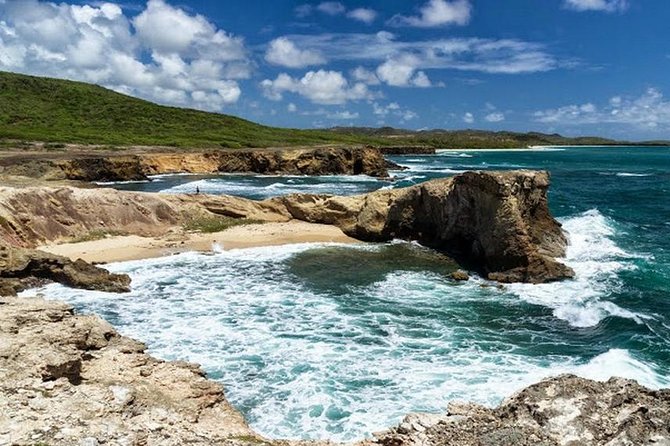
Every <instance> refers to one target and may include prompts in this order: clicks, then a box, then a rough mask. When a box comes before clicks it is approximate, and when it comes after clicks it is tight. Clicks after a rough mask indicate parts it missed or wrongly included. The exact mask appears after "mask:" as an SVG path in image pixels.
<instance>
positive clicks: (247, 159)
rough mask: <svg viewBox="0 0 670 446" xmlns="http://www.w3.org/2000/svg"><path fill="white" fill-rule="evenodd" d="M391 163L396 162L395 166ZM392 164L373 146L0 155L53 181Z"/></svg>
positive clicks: (361, 169) (1, 163)
mask: <svg viewBox="0 0 670 446" xmlns="http://www.w3.org/2000/svg"><path fill="white" fill-rule="evenodd" d="M390 167H397V166H395V165H392V164H391V165H390ZM388 168H389V164H388V162H387V161H386V160H385V159H384V156H383V155H382V153H381V152H380V151H379V150H378V149H375V148H373V147H320V148H304V149H281V150H273V149H237V150H218V151H209V152H179V153H151V152H149V153H142V154H114V153H112V154H102V155H101V154H96V153H86V154H82V155H81V156H75V155H72V156H67V155H59V156H58V157H54V158H50V157H49V155H47V154H45V155H44V156H43V157H41V158H39V159H34V158H32V157H14V158H12V157H9V158H5V159H2V160H0V172H3V173H5V174H8V175H23V176H32V177H39V178H43V179H49V180H56V179H59V180H63V179H65V180H79V181H89V182H90V181H101V182H104V181H136V180H146V179H147V177H148V176H149V175H157V174H170V173H198V174H208V173H220V172H229V173H230V172H237V173H244V172H254V173H260V174H296V175H363V174H364V175H370V176H374V177H388Z"/></svg>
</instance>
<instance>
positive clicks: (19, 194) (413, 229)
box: [0, 171, 574, 283]
mask: <svg viewBox="0 0 670 446" xmlns="http://www.w3.org/2000/svg"><path fill="white" fill-rule="evenodd" d="M548 187H549V175H548V174H547V173H546V172H535V171H508V172H466V173H463V174H460V175H457V176H455V177H453V178H446V179H439V180H433V181H429V182H426V183H422V184H419V185H416V186H412V187H408V188H404V189H394V190H380V191H377V192H372V193H369V194H365V195H357V196H352V197H340V196H331V195H313V194H292V195H288V196H284V197H279V198H274V199H269V200H264V201H254V200H248V199H245V198H240V197H232V196H211V195H195V194H191V195H162V194H150V193H139V192H122V191H117V190H113V189H80V188H73V187H59V188H43V187H37V188H24V189H16V188H0V239H1V240H4V242H5V243H6V244H8V245H12V246H23V247H35V246H36V245H37V244H39V243H44V242H49V241H57V240H63V239H68V238H73V237H78V236H82V235H86V234H88V233H91V231H97V233H101V232H103V233H105V232H121V233H124V234H136V235H149V236H151V235H156V234H164V233H165V232H167V231H169V230H170V229H171V228H174V227H175V226H178V225H183V224H184V223H185V222H188V221H191V220H193V219H197V218H200V217H212V216H216V215H220V216H226V217H233V218H247V219H254V220H261V221H279V222H281V221H289V220H291V219H297V220H302V221H307V222H310V223H323V224H330V225H335V226H338V227H339V228H340V229H342V231H343V232H345V233H346V234H347V235H349V236H351V237H354V238H357V239H359V240H365V241H387V240H391V239H393V238H400V239H405V240H416V241H419V242H420V243H422V244H424V245H426V246H429V247H433V248H436V249H438V250H442V251H444V252H447V253H449V254H450V255H452V256H453V257H454V258H455V259H456V260H458V261H459V262H461V263H462V264H463V265H464V266H465V267H466V268H468V269H471V270H475V271H479V272H481V273H483V274H485V275H487V276H488V277H489V278H490V279H492V280H496V281H499V282H533V283H542V282H549V281H553V280H560V279H564V278H569V277H572V276H573V274H574V273H573V271H572V270H571V269H570V268H569V267H567V266H565V265H563V264H562V263H560V262H559V261H558V260H556V258H557V257H561V256H563V255H564V254H565V247H566V245H567V239H566V237H565V234H564V233H563V230H562V229H561V225H560V224H559V223H558V222H557V221H556V220H555V219H554V218H553V217H552V216H551V213H550V212H549V207H548V205H547V189H548Z"/></svg>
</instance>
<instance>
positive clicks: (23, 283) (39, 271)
mask: <svg viewBox="0 0 670 446" xmlns="http://www.w3.org/2000/svg"><path fill="white" fill-rule="evenodd" d="M36 279H37V280H40V279H41V280H45V281H53V282H59V283H62V284H64V285H67V286H71V287H74V288H84V289H87V290H98V291H109V292H117V293H121V292H127V291H130V277H128V276H127V275H125V274H112V273H110V272H109V271H107V270H105V269H102V268H98V267H97V266H94V265H91V264H90V263H87V262H84V261H83V260H77V261H72V260H70V259H67V258H65V257H61V256H57V255H53V254H49V253H45V252H42V251H36V250H33V249H22V248H14V247H9V246H1V245H0V295H14V294H16V293H17V292H18V291H20V290H22V289H24V288H27V287H29V286H31V285H34V284H35V280H36Z"/></svg>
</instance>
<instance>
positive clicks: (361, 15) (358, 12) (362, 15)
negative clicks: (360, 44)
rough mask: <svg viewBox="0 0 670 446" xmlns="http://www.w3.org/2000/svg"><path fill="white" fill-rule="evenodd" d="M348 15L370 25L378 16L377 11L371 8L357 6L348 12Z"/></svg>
mask: <svg viewBox="0 0 670 446" xmlns="http://www.w3.org/2000/svg"><path fill="white" fill-rule="evenodd" d="M347 17H349V18H350V19H354V20H358V21H359V22H363V23H367V24H368V25H369V24H370V23H372V22H374V21H375V19H376V18H377V11H375V10H374V9H370V8H357V9H352V10H351V11H349V12H347Z"/></svg>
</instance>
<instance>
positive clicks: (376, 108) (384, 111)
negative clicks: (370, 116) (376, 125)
mask: <svg viewBox="0 0 670 446" xmlns="http://www.w3.org/2000/svg"><path fill="white" fill-rule="evenodd" d="M372 113H374V114H375V115H376V116H378V117H379V118H380V123H384V122H385V120H386V118H387V117H388V116H395V117H396V118H399V120H400V122H401V123H404V122H405V121H411V120H412V119H416V118H418V117H419V115H418V114H417V113H416V112H414V111H413V110H410V109H407V108H402V107H401V106H400V104H398V103H397V102H391V103H389V104H386V105H382V104H379V103H377V102H373V103H372Z"/></svg>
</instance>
